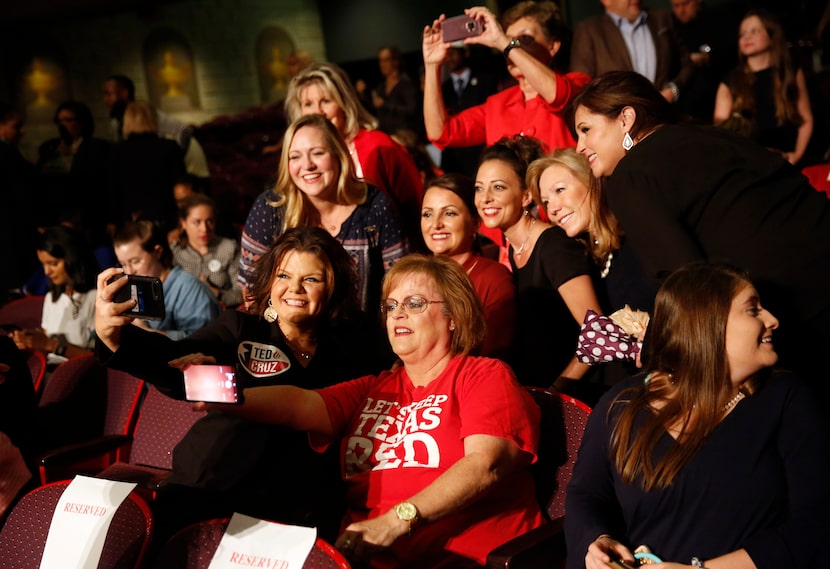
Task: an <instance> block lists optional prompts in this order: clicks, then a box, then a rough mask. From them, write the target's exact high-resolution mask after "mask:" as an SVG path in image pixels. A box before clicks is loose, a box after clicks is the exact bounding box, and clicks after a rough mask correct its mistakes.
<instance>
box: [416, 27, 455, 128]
mask: <svg viewBox="0 0 830 569" xmlns="http://www.w3.org/2000/svg"><path fill="white" fill-rule="evenodd" d="M445 19H446V17H445V16H444V14H441V15H440V16H439V17H438V19H437V20H435V21H433V22H432V26H425V27H424V37H423V41H422V46H421V48H422V51H423V54H424V127H425V128H426V134H427V138H428V139H430V140H436V139H437V138H439V137H440V136H441V133H443V132H444V125H445V124H446V122H447V107H446V105H445V104H444V95H443V93H442V92H441V65H443V63H444V61H445V60H446V59H447V52H448V51H449V44H445V43H444V41H443V40H442V39H441V23H442V22H443V21H444V20H445Z"/></svg>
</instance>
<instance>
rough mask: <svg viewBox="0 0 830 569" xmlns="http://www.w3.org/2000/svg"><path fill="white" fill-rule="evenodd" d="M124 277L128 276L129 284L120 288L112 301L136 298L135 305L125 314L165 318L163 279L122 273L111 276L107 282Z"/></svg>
mask: <svg viewBox="0 0 830 569" xmlns="http://www.w3.org/2000/svg"><path fill="white" fill-rule="evenodd" d="M122 277H127V284H126V285H124V286H122V287H121V288H120V289H118V292H116V293H115V296H114V297H113V299H112V301H113V302H127V301H128V300H130V299H132V300H135V306H134V307H132V308H131V309H130V310H127V311H126V312H124V313H123V314H124V315H125V316H137V317H139V318H145V319H147V320H164V314H165V312H164V288H163V287H162V284H161V279H159V278H156V277H139V276H137V275H123V274H122V275H116V276H115V277H113V278H111V279H110V280H109V281H108V283H107V284H109V283H111V282H113V281H115V280H117V279H120V278H122Z"/></svg>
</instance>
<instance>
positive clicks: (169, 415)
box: [130, 385, 205, 470]
mask: <svg viewBox="0 0 830 569" xmlns="http://www.w3.org/2000/svg"><path fill="white" fill-rule="evenodd" d="M204 416H205V413H195V412H194V411H193V403H191V402H189V401H179V400H176V399H171V398H170V397H167V396H166V395H164V394H163V393H162V392H161V391H159V390H158V389H157V388H156V387H154V386H152V385H151V386H150V387H149V389H148V390H147V396H146V397H145V399H144V403H142V405H141V414H140V415H139V417H138V425H136V428H135V435H134V436H133V447H132V450H131V451H130V464H138V465H143V466H152V467H154V468H163V469H166V470H172V468H173V447H175V446H176V445H177V444H179V441H180V440H182V437H184V435H185V434H186V433H187V431H189V430H190V427H192V426H193V423H195V422H196V421H198V420H199V419H201V418H202V417H204Z"/></svg>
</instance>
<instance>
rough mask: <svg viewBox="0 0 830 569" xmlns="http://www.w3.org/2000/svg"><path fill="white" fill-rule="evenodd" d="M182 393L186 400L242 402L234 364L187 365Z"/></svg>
mask: <svg viewBox="0 0 830 569" xmlns="http://www.w3.org/2000/svg"><path fill="white" fill-rule="evenodd" d="M184 394H185V399H187V400H188V401H205V402H208V403H230V404H236V403H241V402H242V398H241V393H240V391H239V386H238V385H237V383H236V368H235V367H234V366H226V365H192V366H189V367H188V368H186V369H185V370H184Z"/></svg>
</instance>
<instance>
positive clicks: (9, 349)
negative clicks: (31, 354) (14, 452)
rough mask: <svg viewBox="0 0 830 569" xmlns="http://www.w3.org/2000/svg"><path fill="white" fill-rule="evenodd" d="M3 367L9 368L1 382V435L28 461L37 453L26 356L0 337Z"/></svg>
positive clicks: (7, 340)
mask: <svg viewBox="0 0 830 569" xmlns="http://www.w3.org/2000/svg"><path fill="white" fill-rule="evenodd" d="M0 363H2V364H6V365H7V366H9V371H7V372H5V373H4V374H3V375H4V380H3V381H0V432H3V433H5V434H6V436H8V437H9V439H10V440H11V441H12V443H14V445H15V446H16V447H17V448H18V449H19V450H20V453H21V454H22V455H23V457H24V458H25V459H27V461H29V460H31V458H32V453H33V452H34V450H35V446H36V441H35V436H36V429H35V412H36V410H37V399H36V398H35V390H34V385H33V384H32V376H31V374H30V373H29V367H28V366H27V365H26V356H25V354H24V352H22V351H20V350H18V349H17V346H15V345H14V342H13V341H12V339H11V338H9V337H7V336H5V335H2V336H0Z"/></svg>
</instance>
